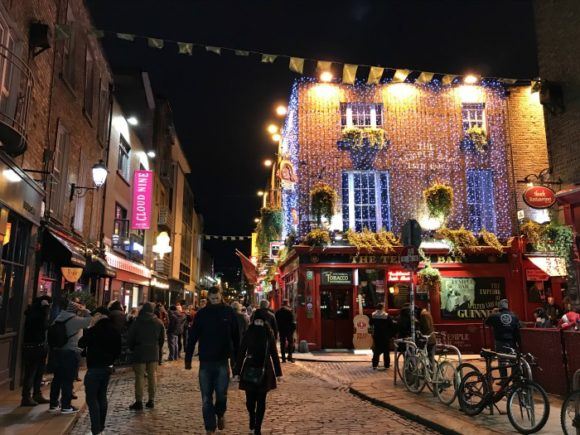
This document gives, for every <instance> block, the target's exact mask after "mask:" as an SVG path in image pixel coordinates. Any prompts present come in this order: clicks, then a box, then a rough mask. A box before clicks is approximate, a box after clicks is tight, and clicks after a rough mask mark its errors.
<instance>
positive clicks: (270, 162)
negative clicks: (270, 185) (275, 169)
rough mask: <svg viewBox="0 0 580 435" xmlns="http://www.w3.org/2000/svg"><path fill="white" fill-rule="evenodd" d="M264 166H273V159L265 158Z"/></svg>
mask: <svg viewBox="0 0 580 435" xmlns="http://www.w3.org/2000/svg"><path fill="white" fill-rule="evenodd" d="M264 166H265V167H266V168H269V167H270V166H272V160H270V159H266V160H264Z"/></svg>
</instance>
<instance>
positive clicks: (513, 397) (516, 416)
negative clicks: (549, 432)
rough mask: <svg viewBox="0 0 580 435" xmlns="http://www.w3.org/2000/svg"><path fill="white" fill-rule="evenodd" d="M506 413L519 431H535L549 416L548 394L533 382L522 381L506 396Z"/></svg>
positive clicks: (541, 426)
mask: <svg viewBox="0 0 580 435" xmlns="http://www.w3.org/2000/svg"><path fill="white" fill-rule="evenodd" d="M507 414H508V418H509V419H510V423H511V424H512V426H513V427H515V428H516V430H517V431H518V432H519V433H525V434H528V433H535V432H537V431H539V430H540V429H542V428H543V427H544V425H545V424H546V422H547V421H548V417H549V416H550V403H549V402H548V396H547V394H546V392H545V391H544V389H543V388H542V387H541V386H540V385H538V384H536V383H535V382H533V381H526V382H522V383H520V384H519V385H518V386H516V387H515V388H514V389H513V390H512V391H511V393H510V394H509V396H508V398H507Z"/></svg>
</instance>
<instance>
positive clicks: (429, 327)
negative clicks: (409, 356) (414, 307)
mask: <svg viewBox="0 0 580 435" xmlns="http://www.w3.org/2000/svg"><path fill="white" fill-rule="evenodd" d="M419 330H420V331H421V334H422V335H424V336H429V338H428V339H427V343H426V344H427V353H428V354H429V360H430V361H431V364H432V366H433V367H435V352H434V350H435V345H436V344H437V339H436V338H435V335H434V334H433V333H434V332H435V325H434V322H433V316H432V315H431V312H430V311H429V310H428V309H427V308H423V309H422V310H421V314H420V315H419Z"/></svg>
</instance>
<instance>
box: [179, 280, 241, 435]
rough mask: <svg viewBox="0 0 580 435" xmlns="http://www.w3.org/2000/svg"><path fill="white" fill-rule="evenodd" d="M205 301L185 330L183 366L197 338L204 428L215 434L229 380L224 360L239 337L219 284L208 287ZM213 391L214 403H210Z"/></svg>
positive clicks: (232, 352)
mask: <svg viewBox="0 0 580 435" xmlns="http://www.w3.org/2000/svg"><path fill="white" fill-rule="evenodd" d="M208 300H209V304H208V305H207V306H206V307H205V308H202V309H200V310H199V311H198V312H197V314H196V315H195V318H194V319H193V326H192V327H191V330H190V331H189V332H190V333H189V340H188V343H187V351H186V353H185V369H186V370H191V360H192V358H193V350H194V349H195V345H196V343H197V342H198V341H199V350H198V351H199V361H200V366H199V387H200V391H201V398H202V402H203V405H202V412H203V420H204V424H205V430H206V431H207V433H208V434H213V433H215V430H216V418H217V428H218V429H220V430H223V429H224V428H225V412H226V409H227V392H228V385H229V382H230V378H229V368H228V361H229V359H230V358H233V359H235V358H236V356H237V354H238V348H239V344H240V336H239V331H238V321H237V319H236V315H235V313H234V310H233V309H232V308H231V307H230V306H228V305H225V304H224V303H223V302H222V294H221V290H220V288H219V287H211V288H210V289H209V290H208ZM214 392H215V396H216V397H215V402H214V398H213V396H214Z"/></svg>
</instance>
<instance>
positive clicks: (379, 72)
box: [367, 66, 385, 85]
mask: <svg viewBox="0 0 580 435" xmlns="http://www.w3.org/2000/svg"><path fill="white" fill-rule="evenodd" d="M384 71H385V69H384V68H381V67H378V66H371V70H370V71H369V78H368V79H367V84H369V85H376V84H377V83H379V81H380V80H381V77H382V76H383V72H384Z"/></svg>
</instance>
